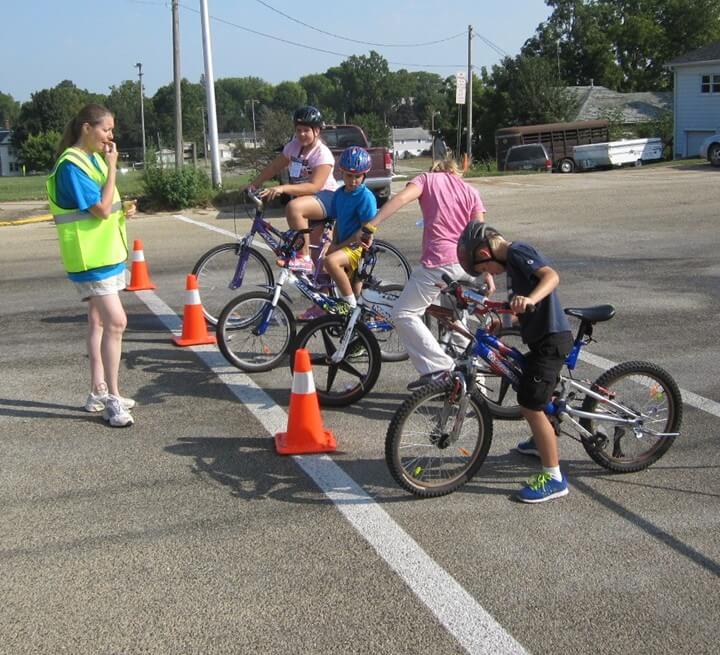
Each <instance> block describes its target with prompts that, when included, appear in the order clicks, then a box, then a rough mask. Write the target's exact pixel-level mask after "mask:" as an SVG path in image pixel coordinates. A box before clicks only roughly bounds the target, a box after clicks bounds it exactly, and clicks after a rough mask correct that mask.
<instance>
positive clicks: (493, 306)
mask: <svg viewBox="0 0 720 655" xmlns="http://www.w3.org/2000/svg"><path fill="white" fill-rule="evenodd" d="M442 281H443V282H445V284H446V285H447V287H446V288H445V289H443V290H442V293H449V294H452V295H453V296H454V297H455V300H456V301H458V303H462V304H463V305H466V306H467V303H468V301H470V302H474V303H477V304H479V305H482V306H483V307H485V308H486V309H488V310H492V311H495V312H498V313H500V314H514V313H515V312H513V311H512V310H511V309H510V303H509V302H498V301H495V300H488V298H487V297H486V296H485V293H486V292H487V290H488V287H487V285H486V284H484V285H483V287H484V288H483V289H482V290H481V291H480V292H477V291H473V290H472V289H464V288H463V286H462V283H461V282H459V281H458V280H453V279H452V278H451V277H450V276H449V275H448V274H447V273H443V274H442ZM534 311H535V305H534V304H532V303H529V304H527V305H526V306H525V313H528V314H532V313H533V312H534Z"/></svg>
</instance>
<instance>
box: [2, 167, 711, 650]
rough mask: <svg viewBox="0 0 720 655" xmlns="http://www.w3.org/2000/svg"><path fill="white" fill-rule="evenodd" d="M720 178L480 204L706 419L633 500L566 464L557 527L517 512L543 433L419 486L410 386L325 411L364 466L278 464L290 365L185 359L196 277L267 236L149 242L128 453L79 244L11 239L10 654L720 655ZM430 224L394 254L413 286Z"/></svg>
mask: <svg viewBox="0 0 720 655" xmlns="http://www.w3.org/2000/svg"><path fill="white" fill-rule="evenodd" d="M719 175H720V171H718V170H716V169H712V168H710V167H709V166H707V165H706V166H697V165H696V166H682V165H677V166H673V167H665V166H663V167H645V168H640V169H626V170H621V171H603V172H595V173H587V174H577V175H569V176H561V175H554V174H553V175H523V176H505V177H492V178H479V179H475V180H473V181H472V183H473V184H475V185H477V187H478V188H479V190H480V192H481V194H482V197H483V199H484V201H485V204H486V206H487V209H488V216H487V221H488V223H489V224H491V225H493V226H495V227H497V228H498V229H501V230H502V231H503V232H504V233H505V234H506V236H507V237H508V238H510V239H523V240H527V241H530V242H531V243H534V244H535V245H537V246H538V247H539V248H540V249H541V250H542V251H544V252H545V253H546V254H547V255H548V256H549V257H550V258H551V259H552V261H553V262H554V263H555V265H556V267H557V269H558V270H559V272H560V276H561V283H560V285H561V286H560V296H561V299H562V301H563V303H564V304H565V305H566V306H584V305H593V304H601V303H610V304H613V305H614V306H615V307H616V309H617V315H616V317H615V318H614V319H613V320H612V321H609V322H608V323H605V324H603V325H600V326H598V328H597V329H596V333H595V337H596V339H597V343H594V344H592V345H591V346H590V348H589V352H591V353H592V354H594V355H596V356H597V357H599V358H602V359H603V360H607V361H609V362H621V361H626V360H630V359H644V360H651V361H655V362H657V363H658V364H660V365H662V366H663V367H665V368H667V369H668V370H669V371H670V372H671V373H672V374H673V376H674V377H675V378H676V380H677V381H678V383H679V385H680V387H681V388H682V389H683V391H684V393H685V411H684V420H683V427H682V436H681V437H680V438H679V439H678V440H677V441H676V442H675V444H674V445H673V447H672V449H671V450H670V451H669V452H668V453H667V455H666V456H665V457H664V458H663V459H662V460H660V461H659V462H658V463H657V464H656V465H654V466H653V467H651V468H650V469H649V470H647V471H644V472H641V473H635V474H627V475H617V474H611V473H610V472H608V471H606V470H604V469H601V468H600V467H598V466H597V465H596V464H595V463H593V462H592V461H591V460H590V459H589V458H588V457H587V455H586V454H585V452H584V450H583V449H582V448H581V447H579V446H578V444H576V443H574V442H572V441H571V440H569V439H566V438H563V439H562V440H561V457H562V460H563V462H562V466H563V469H564V470H565V471H566V472H567V475H568V478H569V481H570V494H569V495H568V496H567V497H566V498H564V499H561V500H558V501H555V502H552V503H547V504H544V505H542V506H537V507H528V506H524V505H521V504H519V503H516V502H513V501H512V500H511V495H512V493H513V492H515V491H516V490H517V489H518V488H519V484H520V483H521V482H522V481H523V480H524V479H525V478H526V477H527V476H528V475H529V474H530V473H532V472H533V470H534V468H533V463H532V462H528V461H527V460H526V459H523V458H522V456H520V455H516V454H514V453H512V452H510V448H511V447H512V446H513V445H514V444H515V443H516V442H517V441H518V440H520V439H522V438H524V437H525V431H524V429H523V426H522V424H521V423H515V422H496V423H495V425H494V438H493V445H492V447H491V450H490V454H489V456H488V459H487V460H486V463H485V464H484V466H483V467H482V469H481V470H480V472H479V474H478V475H477V477H476V478H475V479H474V480H473V481H472V482H471V483H469V484H468V485H467V486H466V487H464V488H463V489H462V490H460V491H458V492H456V493H455V494H452V495H450V496H447V497H444V498H439V499H435V500H417V499H414V498H411V497H409V496H408V495H406V494H405V493H404V492H403V491H402V490H400V489H399V488H398V487H397V486H396V485H395V483H394V481H393V479H392V478H391V477H390V475H389V473H388V471H387V469H386V467H385V462H384V454H383V453H384V435H385V431H386V429H387V425H388V422H389V419H390V417H391V416H392V414H393V412H394V411H395V408H396V407H397V406H398V404H399V403H400V402H401V401H402V399H403V398H404V397H406V395H407V392H406V391H405V384H406V383H407V381H408V380H409V379H412V378H413V377H414V374H413V370H412V368H411V367H410V365H409V364H408V363H399V364H384V365H383V369H382V373H381V378H380V381H379V382H378V385H377V386H376V388H375V389H374V391H373V392H372V393H371V394H370V395H368V396H367V397H366V398H365V399H363V400H362V401H361V402H360V403H358V404H357V405H355V406H352V407H348V408H344V409H341V410H323V420H324V423H325V425H326V427H327V428H329V429H332V430H333V432H334V434H335V435H336V437H337V440H338V446H339V448H338V452H337V453H334V454H333V455H331V456H329V457H326V458H318V457H302V458H285V457H279V456H277V455H276V454H275V451H274V446H273V439H272V435H273V433H274V432H275V431H277V430H280V429H283V428H284V424H283V422H284V421H285V420H286V414H285V412H286V410H287V406H288V397H289V387H290V383H291V376H290V373H289V369H288V368H287V366H284V367H280V368H278V369H276V370H274V371H271V372H268V373H262V374H256V375H252V376H246V375H244V374H242V373H240V372H238V371H236V370H235V369H232V368H231V367H228V366H226V365H225V363H224V361H223V360H222V357H221V356H220V355H218V353H217V351H216V350H215V349H214V348H212V347H204V348H201V349H198V350H197V351H194V350H192V349H180V348H177V347H175V346H174V345H173V344H172V343H171V340H170V337H171V333H170V332H169V328H172V327H177V326H178V325H179V317H180V316H181V315H182V310H183V297H184V296H183V291H184V284H185V275H186V273H187V272H188V271H189V270H190V269H191V267H192V264H193V263H194V261H195V260H196V259H197V258H198V257H199V256H200V254H201V253H202V252H204V251H205V250H207V249H208V248H210V247H211V246H213V245H216V244H218V243H221V242H223V241H225V240H227V238H228V237H227V236H226V235H225V234H223V233H222V232H219V231H218V230H220V231H229V232H234V231H236V230H237V231H238V232H239V233H243V232H244V231H245V230H246V229H247V227H248V221H247V220H246V219H243V218H238V216H242V214H241V213H239V212H238V213H236V216H235V217H233V214H232V212H224V213H222V214H221V215H217V213H216V212H210V211H203V212H185V213H184V215H185V216H186V217H188V218H191V219H192V220H193V221H194V222H187V221H183V220H180V219H178V218H176V217H175V216H174V215H173V214H170V213H166V214H158V215H146V216H142V217H140V218H138V219H137V220H135V221H133V222H131V223H130V225H129V233H130V238H131V239H133V238H140V239H142V241H143V244H144V249H145V256H146V259H147V261H148V265H149V268H150V273H151V276H152V278H153V281H154V282H155V284H156V286H157V289H156V291H154V292H143V293H141V294H140V293H139V294H133V293H126V294H124V295H123V299H124V302H125V305H126V309H127V312H128V318H129V327H128V331H127V333H126V337H125V345H124V358H123V364H122V370H121V381H122V383H123V387H122V391H123V393H124V394H125V395H132V396H133V397H134V398H136V399H137V401H138V408H137V409H136V410H135V411H134V415H135V417H136V424H135V426H133V427H132V428H130V429H127V430H113V429H110V428H108V427H106V426H105V425H104V424H103V423H102V421H101V420H100V419H99V418H97V417H92V416H90V415H88V414H85V413H84V412H82V411H80V410H79V405H80V404H81V403H82V401H83V399H84V396H85V394H86V393H87V389H86V384H87V383H86V376H87V373H86V368H87V361H86V357H85V355H84V343H83V328H84V321H85V318H84V308H83V306H82V305H81V304H80V303H79V302H78V301H77V299H76V295H75V291H74V289H73V288H72V286H71V285H70V284H69V283H68V282H67V280H66V279H65V278H64V276H63V272H62V270H61V267H60V262H59V257H58V249H57V244H56V238H55V234H54V228H53V227H52V226H51V225H50V224H48V223H35V224H27V225H18V226H10V227H2V228H0V243H1V244H2V255H0V298H1V299H2V312H0V335H2V336H1V337H0V344H1V346H0V370H1V371H2V374H1V379H2V387H3V390H2V393H1V394H0V503H1V504H2V507H3V510H4V511H3V513H2V517H1V518H0V560H1V561H2V571H3V575H2V576H0V594H1V595H2V598H3V608H2V610H0V653H13V654H14V653H58V652H71V653H141V652H149V653H250V652H253V653H368V654H370V653H373V654H375V653H378V652H385V653H407V654H414V653H418V652H428V653H437V654H445V653H460V652H473V653H483V652H485V653H522V652H531V653H540V652H548V651H569V652H579V653H648V654H649V653H657V652H659V651H661V650H663V651H672V652H678V653H690V652H692V653H715V652H716V651H717V644H718V643H720V627H719V626H720V594H718V589H719V586H718V582H719V580H720V486H719V485H718V482H717V479H718V472H719V469H720V449H719V448H718V429H717V427H718V420H719V419H720V381H719V380H718V371H719V370H720V350H719V349H718V347H717V319H718V310H717V307H718V304H719V303H720V258H719V257H718V252H719V250H720V229H719V228H718V207H720V184H719V183H718V182H719V181H720V178H719V177H718V176H719ZM398 188H400V185H398ZM276 213H277V212H276ZM278 215H279V213H278ZM418 217H419V212H418V210H417V208H416V207H410V208H407V209H406V210H403V211H402V212H400V213H399V214H398V215H397V216H396V217H394V218H392V219H390V220H389V221H388V222H387V223H386V224H385V225H384V226H383V229H382V237H383V238H385V239H387V240H389V241H392V242H393V243H395V244H396V245H398V246H400V248H401V249H402V250H403V251H404V252H405V253H406V254H407V255H408V257H409V258H410V259H411V260H413V261H417V259H418V256H419V251H420V234H421V233H420V230H419V229H418V228H417V227H416V226H415V222H416V220H417V218H418ZM276 222H277V223H278V224H283V221H282V218H278V219H277V221H276ZM199 224H200V225H199ZM207 228H213V229H207ZM298 308H299V309H302V308H304V304H302V303H300V304H299V305H298ZM600 372H601V371H600V369H598V368H595V367H593V366H591V365H589V364H586V365H584V367H583V368H582V370H580V371H579V375H580V377H583V376H587V377H589V378H593V379H594V378H595V377H597V376H598V375H599V373H600Z"/></svg>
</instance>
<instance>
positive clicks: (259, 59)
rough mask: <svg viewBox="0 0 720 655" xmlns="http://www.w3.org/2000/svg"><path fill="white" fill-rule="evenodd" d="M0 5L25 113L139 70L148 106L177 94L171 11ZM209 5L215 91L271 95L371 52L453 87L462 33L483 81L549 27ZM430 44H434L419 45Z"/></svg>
mask: <svg viewBox="0 0 720 655" xmlns="http://www.w3.org/2000/svg"><path fill="white" fill-rule="evenodd" d="M179 4H180V12H179V14H180V53H181V54H180V69H181V75H182V76H183V77H185V78H187V79H189V80H190V81H191V82H198V81H199V80H200V76H201V75H202V73H203V71H204V62H203V50H202V29H201V21H200V1H199V0H180V3H179ZM2 5H3V6H2V13H1V14H0V16H1V17H2V25H3V30H2V36H1V37H0V62H2V65H1V66H0V92H2V93H6V94H10V95H11V96H12V97H13V98H14V99H15V100H18V101H20V102H25V101H28V100H30V95H31V94H32V93H33V92H35V91H39V90H41V89H46V88H51V87H54V86H55V85H57V84H58V83H59V82H61V81H62V80H66V79H67V80H71V81H72V82H74V83H75V85H76V86H78V87H80V88H83V89H87V90H88V91H92V92H95V93H109V91H110V87H111V86H118V85H119V84H121V83H122V82H123V81H125V80H136V79H137V72H138V69H137V68H136V67H135V64H136V63H138V62H140V63H142V70H143V82H144V85H145V95H146V96H152V95H154V94H155V92H156V91H157V89H158V88H159V87H161V86H164V85H166V84H170V83H172V80H173V47H172V12H171V2H170V0H113V1H112V2H108V1H106V0H95V1H94V2H92V1H90V0H63V1H62V2H59V1H58V0H24V1H21V0H5V2H3V3H2ZM207 5H208V13H209V15H210V32H211V44H212V55H213V57H212V60H213V73H214V77H215V79H220V78H224V77H246V76H254V77H260V78H262V79H264V80H266V81H267V82H270V83H271V84H278V83H279V82H282V81H284V80H293V81H296V80H298V79H299V78H300V77H302V76H303V75H308V74H312V73H324V72H325V71H326V70H327V69H328V68H330V67H332V66H337V65H339V64H340V63H341V62H342V61H343V60H345V59H347V58H348V57H349V56H351V55H367V54H368V53H369V52H370V51H371V50H375V51H377V52H379V53H380V54H381V55H382V56H383V57H385V59H386V60H387V61H388V62H389V66H390V70H399V69H401V68H405V69H407V70H411V71H415V70H426V71H429V72H435V73H438V74H440V75H442V76H443V77H445V76H448V75H453V74H455V73H456V72H457V71H461V70H463V69H465V70H466V69H467V53H468V44H467V32H468V26H469V25H472V27H473V30H474V33H475V34H476V36H477V38H475V39H473V42H472V62H473V65H474V66H475V67H477V70H478V71H479V69H480V67H481V66H487V67H488V68H489V67H491V66H492V65H493V64H497V63H498V62H499V61H500V60H501V59H502V57H503V56H505V55H510V56H513V57H514V56H515V55H517V54H518V53H519V51H520V48H521V47H522V45H523V43H524V42H525V41H526V40H527V39H528V38H530V37H531V36H532V35H533V34H534V32H535V29H536V27H537V26H538V24H539V23H541V22H543V21H544V20H546V19H547V18H548V16H549V15H550V8H549V7H547V6H546V5H545V3H544V1H543V0H505V1H504V2H498V1H497V0H365V1H364V2H357V3H355V5H356V6H355V7H353V3H352V2H350V1H348V0H344V1H341V2H338V1H337V0H332V1H329V0H327V1H326V0H312V1H311V2H303V1H302V0H300V1H298V0H207ZM303 23H304V24H303ZM309 26H312V27H309ZM312 28H315V29H312ZM318 30H322V32H320V31H318ZM433 41H440V43H435V44H432V45H417V44H428V43H429V42H433ZM289 42H292V43H289ZM488 42H489V43H490V44H491V45H489V44H488ZM369 44H383V45H369ZM400 45H402V46H408V45H412V46H413V47H397V46H400ZM303 46H308V47H303ZM312 48H315V49H312ZM318 50H322V51H324V52H320V51H318Z"/></svg>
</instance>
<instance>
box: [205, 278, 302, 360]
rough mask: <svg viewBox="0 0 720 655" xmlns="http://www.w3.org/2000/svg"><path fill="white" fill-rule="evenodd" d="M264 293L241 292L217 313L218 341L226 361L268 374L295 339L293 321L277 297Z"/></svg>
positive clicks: (282, 301)
mask: <svg viewBox="0 0 720 655" xmlns="http://www.w3.org/2000/svg"><path fill="white" fill-rule="evenodd" d="M272 299H273V294H272V293H269V292H267V291H252V292H250V293H244V294H242V295H240V296H238V297H237V298H234V299H233V300H231V301H230V302H229V303H228V304H227V306H226V307H225V309H223V311H222V313H221V314H220V318H219V320H218V324H217V340H218V346H219V347H220V351H221V352H222V354H223V355H225V358H226V359H227V360H228V361H229V362H230V363H231V364H232V365H233V366H237V368H239V369H241V370H243V371H249V372H257V371H269V370H270V369H272V368H274V367H275V366H277V365H278V364H279V363H280V362H281V360H282V359H283V357H285V355H286V354H287V352H288V350H289V348H290V345H291V343H292V340H293V339H294V338H295V318H294V317H293V315H292V312H291V311H290V308H289V307H288V305H287V303H286V302H285V301H284V300H283V299H282V298H280V299H279V300H278V304H277V305H273V304H272Z"/></svg>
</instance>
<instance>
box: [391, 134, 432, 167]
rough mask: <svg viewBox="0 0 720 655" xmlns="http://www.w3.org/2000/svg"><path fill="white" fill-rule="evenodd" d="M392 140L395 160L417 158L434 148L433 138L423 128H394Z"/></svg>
mask: <svg viewBox="0 0 720 655" xmlns="http://www.w3.org/2000/svg"><path fill="white" fill-rule="evenodd" d="M392 138H393V155H394V157H395V159H405V157H417V156H418V155H421V154H423V153H427V152H429V151H430V148H431V147H432V136H431V134H430V132H428V130H426V129H424V128H422V127H394V128H393V130H392Z"/></svg>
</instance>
